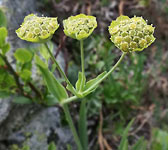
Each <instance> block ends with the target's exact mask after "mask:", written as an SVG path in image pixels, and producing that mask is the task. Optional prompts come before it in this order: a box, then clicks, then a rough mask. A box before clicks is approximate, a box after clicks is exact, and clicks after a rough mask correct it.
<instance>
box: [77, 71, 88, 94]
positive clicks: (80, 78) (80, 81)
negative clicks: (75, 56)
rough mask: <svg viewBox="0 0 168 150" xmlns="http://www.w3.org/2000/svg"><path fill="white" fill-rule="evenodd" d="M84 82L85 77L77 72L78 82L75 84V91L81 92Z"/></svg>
mask: <svg viewBox="0 0 168 150" xmlns="http://www.w3.org/2000/svg"><path fill="white" fill-rule="evenodd" d="M85 82H86V77H85V76H84V75H83V74H82V72H79V74H78V80H77V82H76V90H77V91H83V88H84V85H85Z"/></svg>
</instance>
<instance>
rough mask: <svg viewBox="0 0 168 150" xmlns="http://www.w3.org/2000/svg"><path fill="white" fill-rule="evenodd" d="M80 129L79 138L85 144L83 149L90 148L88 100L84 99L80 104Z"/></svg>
mask: <svg viewBox="0 0 168 150" xmlns="http://www.w3.org/2000/svg"><path fill="white" fill-rule="evenodd" d="M78 130H79V138H80V141H81V144H82V146H83V149H84V150H88V135H87V111H86V100H82V102H81V105H80V115H79V122H78Z"/></svg>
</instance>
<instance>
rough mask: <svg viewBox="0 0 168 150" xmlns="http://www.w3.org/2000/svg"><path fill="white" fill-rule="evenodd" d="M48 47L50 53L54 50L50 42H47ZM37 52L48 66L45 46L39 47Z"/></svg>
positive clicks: (48, 56)
mask: <svg viewBox="0 0 168 150" xmlns="http://www.w3.org/2000/svg"><path fill="white" fill-rule="evenodd" d="M48 45H49V48H50V51H51V52H53V49H54V45H53V43H52V42H51V41H50V42H48ZM39 50H40V54H41V56H42V57H43V58H44V59H45V60H46V64H47V65H48V60H49V59H50V54H49V53H48V51H47V48H46V46H45V45H44V44H41V45H40V47H39Z"/></svg>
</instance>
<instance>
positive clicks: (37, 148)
mask: <svg viewBox="0 0 168 150" xmlns="http://www.w3.org/2000/svg"><path fill="white" fill-rule="evenodd" d="M72 138H73V137H72V134H71V132H70V130H69V129H67V128H63V127H61V124H60V115H59V110H58V108H56V107H50V108H47V109H42V110H41V111H40V112H38V113H36V114H35V115H34V116H33V118H32V120H31V121H30V122H29V123H26V124H25V125H24V126H23V127H22V128H21V129H20V130H19V131H17V132H14V133H13V134H11V135H10V136H9V137H8V141H11V143H12V142H14V143H15V144H16V143H17V144H19V145H20V144H21V143H23V142H24V143H26V145H29V146H30V149H31V150H47V147H48V143H50V142H52V141H54V142H55V143H56V145H57V148H58V149H59V150H65V149H66V144H67V143H69V144H70V143H71V144H73V145H74V143H73V142H72Z"/></svg>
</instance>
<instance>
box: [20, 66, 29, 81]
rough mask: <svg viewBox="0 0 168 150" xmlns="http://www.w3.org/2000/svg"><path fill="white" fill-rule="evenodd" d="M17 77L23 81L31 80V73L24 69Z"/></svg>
mask: <svg viewBox="0 0 168 150" xmlns="http://www.w3.org/2000/svg"><path fill="white" fill-rule="evenodd" d="M19 75H20V77H21V78H22V79H23V80H24V81H28V80H30V78H31V75H32V72H31V71H30V70H28V69H24V70H23V71H21V72H20V73H19Z"/></svg>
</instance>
